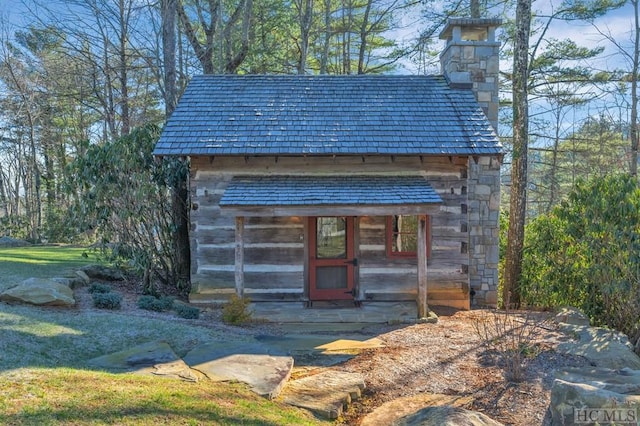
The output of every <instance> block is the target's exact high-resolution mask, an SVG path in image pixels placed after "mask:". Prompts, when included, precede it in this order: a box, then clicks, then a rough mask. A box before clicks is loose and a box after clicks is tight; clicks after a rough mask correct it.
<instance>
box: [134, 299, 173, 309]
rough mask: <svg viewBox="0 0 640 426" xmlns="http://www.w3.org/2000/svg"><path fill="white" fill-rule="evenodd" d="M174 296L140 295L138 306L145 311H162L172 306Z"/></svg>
mask: <svg viewBox="0 0 640 426" xmlns="http://www.w3.org/2000/svg"><path fill="white" fill-rule="evenodd" d="M173 302H174V298H173V297H169V296H162V297H160V298H158V297H155V296H150V295H145V296H140V298H139V299H138V307H139V308H140V309H145V310H147V311H155V312H163V311H168V310H170V309H172V308H173Z"/></svg>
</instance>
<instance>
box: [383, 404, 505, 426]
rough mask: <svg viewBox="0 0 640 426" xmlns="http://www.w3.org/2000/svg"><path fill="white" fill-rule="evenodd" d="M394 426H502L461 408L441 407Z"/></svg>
mask: <svg viewBox="0 0 640 426" xmlns="http://www.w3.org/2000/svg"><path fill="white" fill-rule="evenodd" d="M393 425H394V426H502V423H499V422H497V421H495V420H493V419H492V418H490V417H487V416H486V415H484V414H482V413H478V412H477V411H470V410H466V409H464V408H461V407H453V406H450V405H441V406H436V407H427V408H423V409H422V410H420V411H418V412H417V413H414V414H411V415H409V416H406V417H403V418H401V419H399V420H397V421H396V422H395V423H393Z"/></svg>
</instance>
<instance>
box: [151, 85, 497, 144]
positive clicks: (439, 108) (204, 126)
mask: <svg viewBox="0 0 640 426" xmlns="http://www.w3.org/2000/svg"><path fill="white" fill-rule="evenodd" d="M501 152H502V147H501V146H500V143H499V141H498V138H497V136H496V134H495V132H494V129H493V128H492V127H491V125H490V124H489V122H488V120H487V118H486V117H485V115H484V113H483V112H482V109H481V108H480V107H479V106H478V103H477V102H476V100H475V98H474V95H473V93H472V92H471V91H470V90H468V89H466V90H465V89H454V88H450V87H449V86H448V85H447V83H446V81H445V79H444V77H441V76H265V75H249V76H237V75H222V76H219V75H206V76H205V75H203V76H197V77H194V78H193V80H192V81H191V83H190V84H189V85H188V87H187V89H186V90H185V92H184V94H183V95H182V98H181V99H180V102H179V103H178V106H177V108H176V110H175V111H174V113H173V115H172V116H171V118H170V119H169V120H168V122H167V124H166V126H165V128H164V130H163V132H162V135H161V137H160V140H159V142H158V144H157V145H156V148H155V151H154V154H155V155H315V154H317V155H369V154H384V155H403V154H413V155H495V154H499V153H501Z"/></svg>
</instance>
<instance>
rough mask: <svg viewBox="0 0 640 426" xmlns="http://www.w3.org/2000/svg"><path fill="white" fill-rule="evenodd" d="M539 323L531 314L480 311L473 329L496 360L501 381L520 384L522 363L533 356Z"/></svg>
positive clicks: (538, 332) (523, 369)
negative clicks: (503, 379) (500, 369)
mask: <svg viewBox="0 0 640 426" xmlns="http://www.w3.org/2000/svg"><path fill="white" fill-rule="evenodd" d="M541 322H542V321H538V320H536V319H535V318H534V316H533V314H514V313H512V312H509V311H505V312H498V311H480V312H479V317H478V318H477V320H476V321H475V322H474V323H473V327H474V330H475V332H476V334H477V335H478V337H480V340H481V341H482V343H483V345H484V346H485V348H486V349H487V351H488V352H490V353H491V354H492V355H495V356H496V358H497V361H498V365H500V367H501V368H502V370H503V373H504V377H505V379H507V380H509V381H511V382H520V381H522V380H523V379H524V371H525V368H524V367H525V365H524V364H525V361H526V359H527V358H533V357H535V355H536V354H537V348H536V346H535V341H536V340H537V338H538V337H539V336H540V331H541V328H540V326H541V325H542V324H541Z"/></svg>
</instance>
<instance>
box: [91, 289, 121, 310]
mask: <svg viewBox="0 0 640 426" xmlns="http://www.w3.org/2000/svg"><path fill="white" fill-rule="evenodd" d="M92 297H93V306H95V307H96V308H99V309H120V304H121V302H122V295H121V294H120V293H115V292H112V293H93V296H92Z"/></svg>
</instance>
